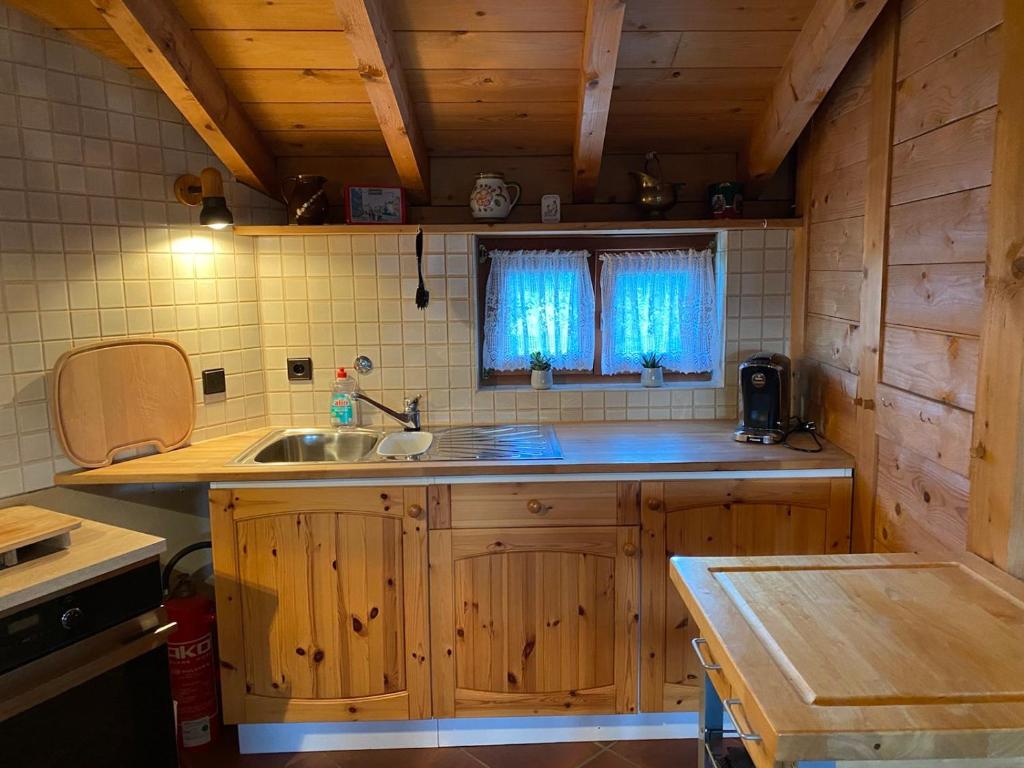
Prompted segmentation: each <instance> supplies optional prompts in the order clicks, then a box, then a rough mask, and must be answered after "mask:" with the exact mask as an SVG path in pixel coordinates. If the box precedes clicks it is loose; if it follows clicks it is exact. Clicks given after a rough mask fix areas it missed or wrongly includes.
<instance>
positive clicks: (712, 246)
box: [477, 238, 718, 264]
mask: <svg viewBox="0 0 1024 768" xmlns="http://www.w3.org/2000/svg"><path fill="white" fill-rule="evenodd" d="M717 244H718V240H717V238H716V239H714V240H712V241H711V242H709V243H708V245H707V248H706V250H709V251H716V250H717V248H716V246H717ZM477 248H478V249H479V263H480V264H483V263H484V262H485V261H487V259H489V258H491V251H490V250H489V249H488V248H487V246H486V245H484V244H483V243H480V244H478V245H477ZM494 250H499V249H497V248H496V249H494ZM500 250H505V249H500ZM510 250H519V251H526V250H537V251H543V250H544V249H543V248H516V249H510ZM549 250H556V251H562V250H569V249H566V248H555V249H549ZM578 250H581V251H586V253H587V258H588V259H589V258H590V257H591V256H593V255H594V254H595V253H597V254H601V253H640V252H643V251H682V250H686V249H684V248H598V249H596V250H591V249H589V248H580V249H578ZM689 250H691V251H696V250H697V249H696V248H693V247H691V248H690V249H689Z"/></svg>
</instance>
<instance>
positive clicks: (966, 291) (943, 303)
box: [885, 264, 985, 336]
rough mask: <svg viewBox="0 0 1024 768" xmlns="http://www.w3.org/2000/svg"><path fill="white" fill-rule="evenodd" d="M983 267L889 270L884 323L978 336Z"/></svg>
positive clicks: (912, 266) (919, 266) (929, 266)
mask: <svg viewBox="0 0 1024 768" xmlns="http://www.w3.org/2000/svg"><path fill="white" fill-rule="evenodd" d="M984 294H985V265H984V264H907V265H900V266H893V267H890V268H889V286H888V293H887V296H886V311H885V320H886V322H887V323H896V324H897V325H906V326H911V327H913V328H930V329H932V330H936V331H950V332H952V333H964V334H972V335H975V336H976V335H978V332H979V330H980V328H981V308H982V303H983V302H984Z"/></svg>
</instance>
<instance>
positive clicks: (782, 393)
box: [733, 352, 791, 445]
mask: <svg viewBox="0 0 1024 768" xmlns="http://www.w3.org/2000/svg"><path fill="white" fill-rule="evenodd" d="M790 378H791V371H790V362H789V358H788V357H786V356H785V355H780V354H778V353H776V352H758V353H757V354H756V355H751V356H750V357H748V358H747V359H746V360H745V361H743V362H742V363H740V394H741V396H742V401H743V402H742V406H741V413H740V425H739V427H738V428H737V430H736V432H735V433H734V434H733V437H734V438H735V439H736V440H737V441H739V442H741V443H762V444H764V445H770V444H772V443H781V442H782V441H783V440H785V439H786V433H787V432H788V430H789V386H790Z"/></svg>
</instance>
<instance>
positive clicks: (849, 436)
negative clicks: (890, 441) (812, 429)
mask: <svg viewBox="0 0 1024 768" xmlns="http://www.w3.org/2000/svg"><path fill="white" fill-rule="evenodd" d="M808 367H809V370H808V372H807V378H808V380H809V381H810V387H809V394H808V402H807V403H806V405H804V410H805V411H806V412H807V414H808V417H809V418H811V419H814V421H815V422H816V423H817V424H818V428H819V429H820V430H821V432H822V434H824V435H827V436H828V439H829V440H831V441H832V442H833V443H835V444H836V445H838V446H839V447H840V448H842V449H843V450H844V451H847V452H849V453H854V452H855V451H856V450H857V405H856V397H857V376H856V375H855V374H852V373H850V372H849V371H843V370H840V369H839V368H834V367H832V366H831V365H824V364H816V365H810V366H808Z"/></svg>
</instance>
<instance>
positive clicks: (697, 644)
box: [690, 637, 722, 672]
mask: <svg viewBox="0 0 1024 768" xmlns="http://www.w3.org/2000/svg"><path fill="white" fill-rule="evenodd" d="M707 644H708V641H707V640H705V639H704V638H703V637H695V638H693V640H691V641H690V645H692V646H693V652H694V653H696V654H697V661H698V662H699V663H700V665H701V666H702V667H703V668H704V669H705V670H707V671H708V672H715V671H717V670H719V669H721V668H722V665H721V664H715V663H714V662H711V661H708V660H706V659H705V658H704V653H703V652H702V651H701V648H702V647H703V646H705V645H707Z"/></svg>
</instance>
